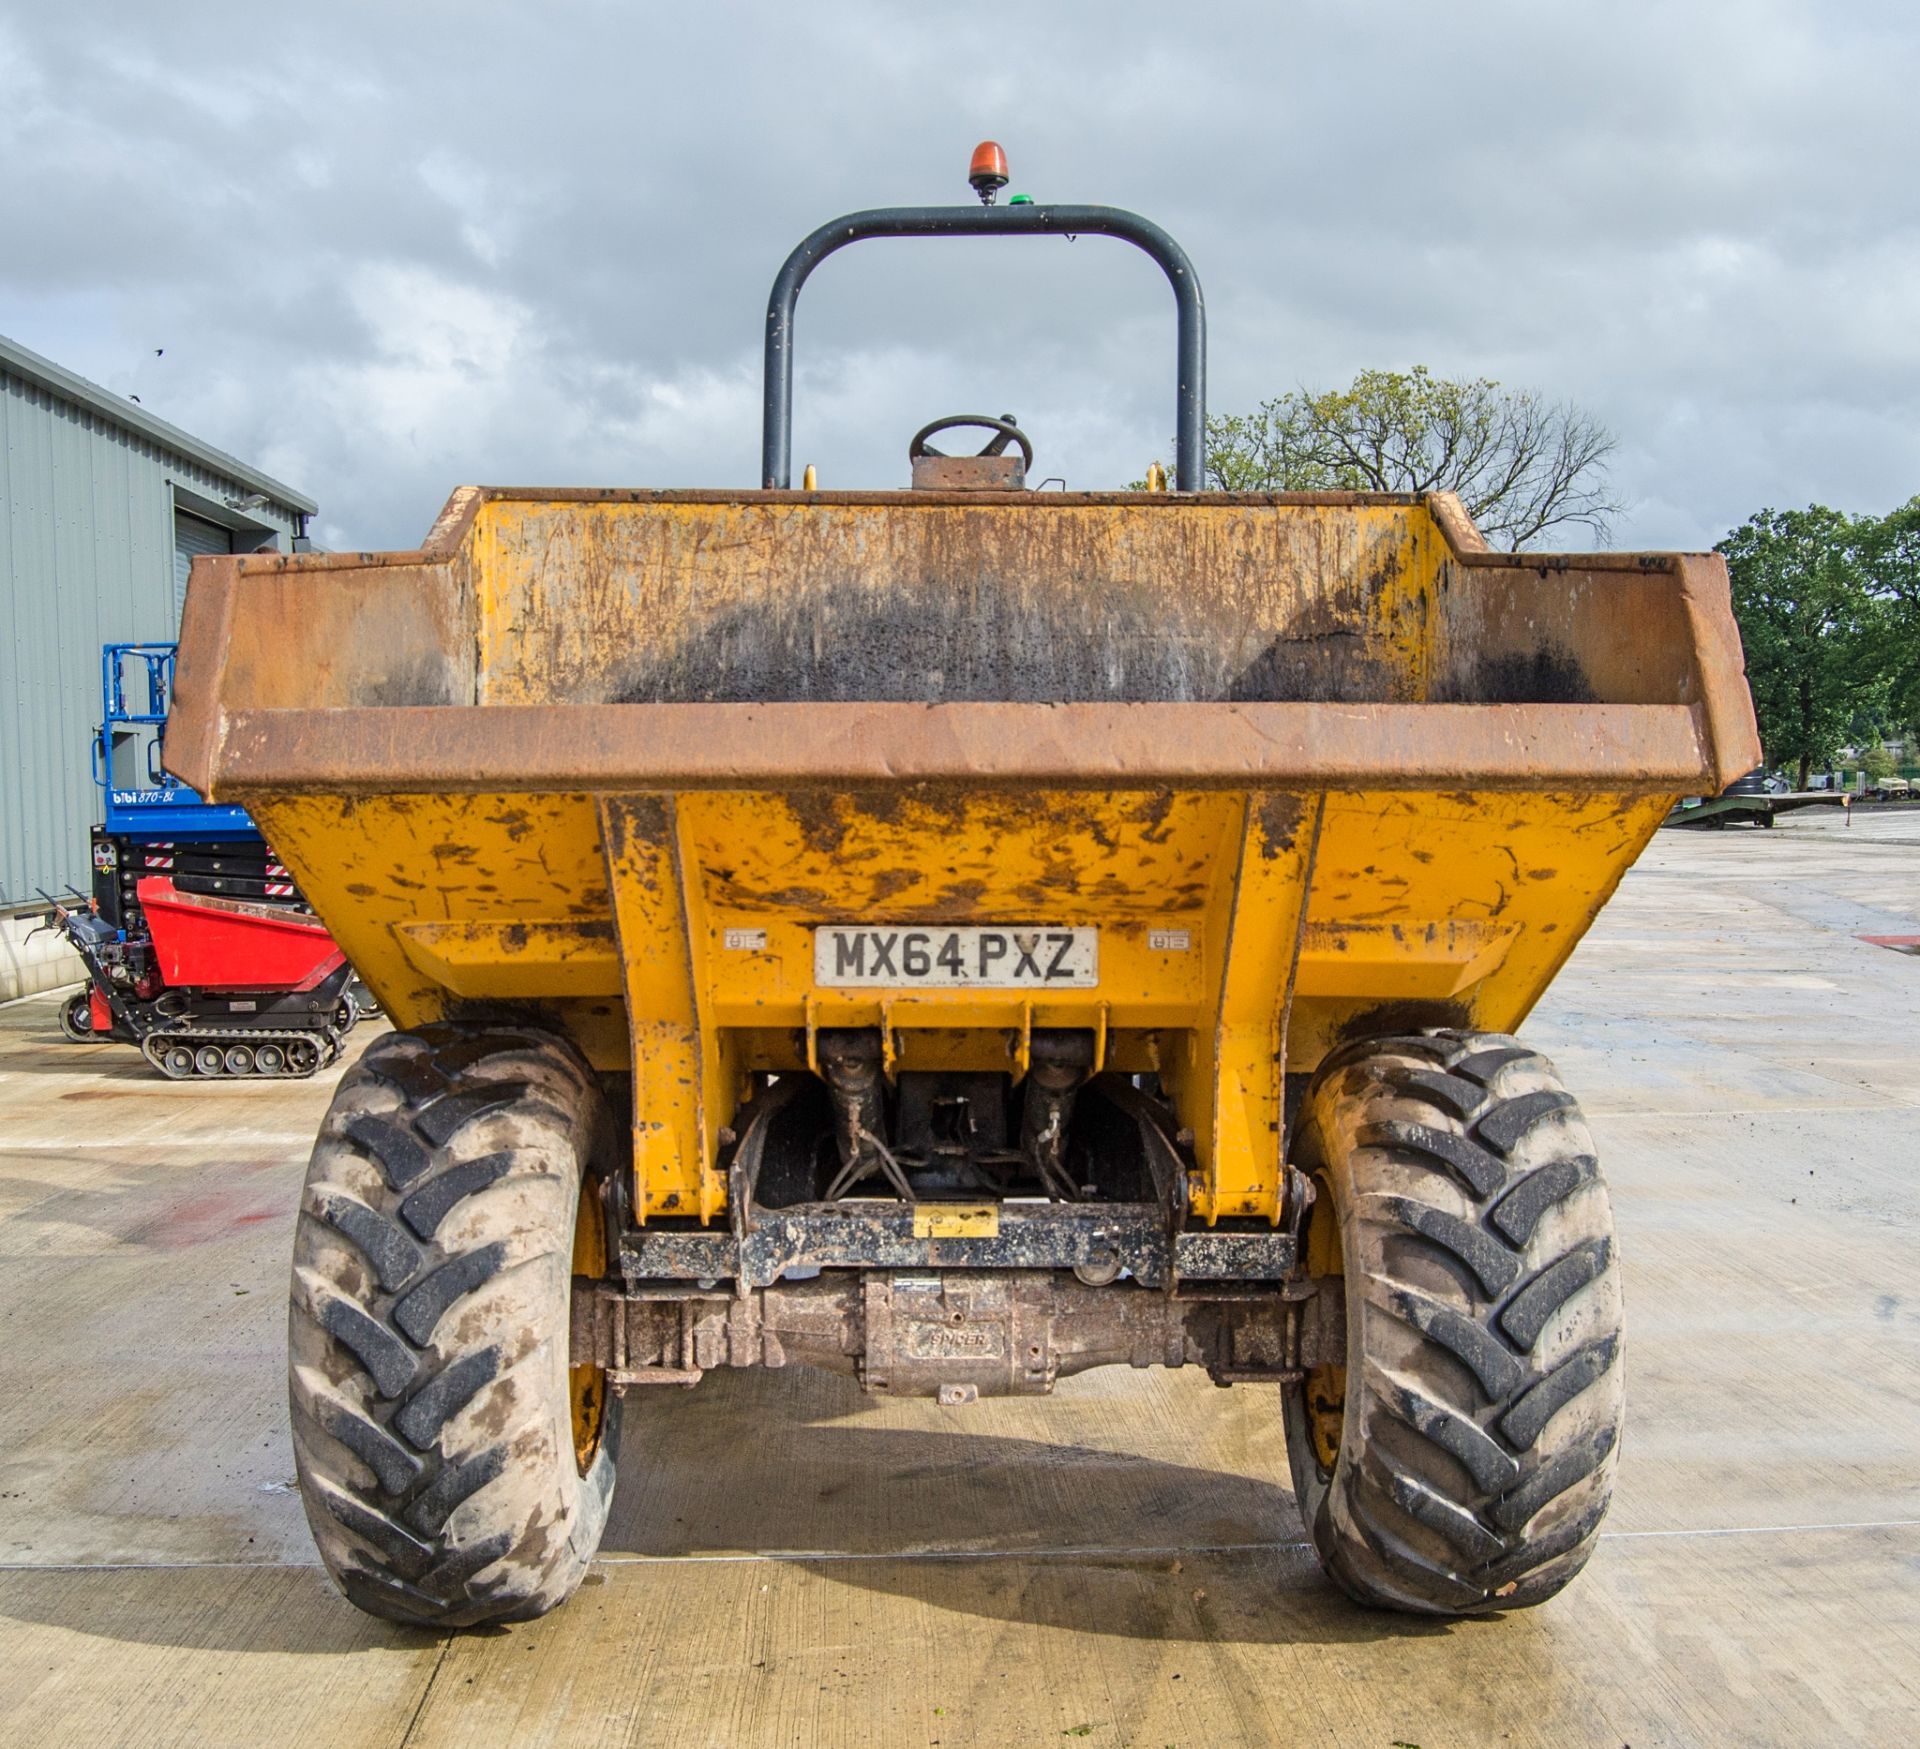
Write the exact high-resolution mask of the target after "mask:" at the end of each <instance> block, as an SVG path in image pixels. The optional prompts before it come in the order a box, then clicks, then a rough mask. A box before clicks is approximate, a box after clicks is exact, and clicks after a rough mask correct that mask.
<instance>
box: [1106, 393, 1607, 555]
mask: <svg viewBox="0 0 1920 1749" xmlns="http://www.w3.org/2000/svg"><path fill="white" fill-rule="evenodd" d="M1613 448H1614V440H1613V435H1612V433H1611V432H1609V431H1608V430H1607V428H1606V427H1605V426H1604V425H1602V424H1601V423H1600V422H1599V421H1598V420H1597V419H1594V418H1593V417H1591V416H1590V415H1589V414H1586V413H1583V412H1581V411H1580V410H1579V409H1578V408H1577V407H1573V406H1570V405H1568V404H1566V403H1564V402H1552V401H1547V400H1544V399H1543V398H1542V397H1540V396H1539V395H1536V394H1533V393H1531V392H1529V391H1526V390H1518V389H1506V388H1502V387H1501V386H1500V384H1498V383H1496V382H1492V381H1489V380H1488V379H1486V378H1484V377H1476V378H1471V379H1462V380H1454V379H1452V378H1448V377H1437V376H1435V375H1434V374H1433V373H1432V372H1431V371H1429V370H1428V369H1427V367H1426V366H1425V365H1415V366H1414V367H1413V369H1412V370H1410V371H1394V370H1365V371H1362V372H1361V373H1360V374H1359V375H1358V376H1357V377H1355V378H1354V379H1353V382H1352V384H1351V385H1350V386H1349V387H1347V388H1344V389H1328V390H1324V391H1318V392H1316V391H1313V390H1308V389H1295V390H1292V391H1291V392H1289V393H1287V394H1284V395H1279V396H1276V397H1275V398H1274V399H1273V400H1271V401H1265V402H1262V403H1261V405H1260V407H1259V409H1258V410H1257V411H1255V412H1252V413H1227V414H1219V415H1215V416H1212V417H1210V418H1209V419H1208V420H1207V484H1208V485H1209V486H1211V487H1213V488H1214V489H1216V490H1218V491H1222V492H1456V493H1458V494H1459V496H1460V499H1461V501H1462V502H1463V503H1464V504H1465V505H1466V508H1467V512H1468V514H1469V515H1470V516H1472V518H1473V520H1474V522H1475V523H1476V524H1477V525H1478V526H1479V529H1480V532H1481V533H1482V534H1484V535H1485V536H1486V537H1487V540H1488V541H1489V543H1491V544H1492V545H1495V546H1504V547H1508V548H1518V547H1521V546H1525V545H1528V544H1530V543H1533V542H1536V541H1538V540H1539V539H1540V537H1541V536H1543V535H1545V534H1548V533H1550V532H1551V531H1553V530H1555V529H1561V528H1575V527H1578V528H1584V529H1586V530H1587V531H1588V532H1589V533H1590V534H1591V535H1592V536H1593V537H1594V538H1595V539H1596V540H1604V539H1605V537H1606V533H1607V529H1608V527H1609V525H1610V523H1611V519H1612V518H1613V516H1614V515H1615V514H1616V513H1617V512H1618V510H1619V506H1618V505H1617V504H1616V503H1615V502H1614V501H1613V499H1612V498H1611V497H1610V496H1609V495H1608V492H1607V485H1606V471H1607V468H1606V464H1607V458H1608V456H1609V455H1611V454H1612V452H1613ZM1135 484H1136V485H1138V484H1139V482H1135Z"/></svg>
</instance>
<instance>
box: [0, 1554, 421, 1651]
mask: <svg viewBox="0 0 1920 1749" xmlns="http://www.w3.org/2000/svg"><path fill="white" fill-rule="evenodd" d="M8 1621H15V1622H21V1623H37V1624H38V1625H40V1626H43V1627H53V1628H64V1629H67V1630H69V1631H70V1632H72V1633H73V1634H75V1635H76V1636H79V1637H81V1638H83V1639H96V1640H100V1639H104V1640H115V1641H120V1642H122V1643H124V1644H129V1645H147V1646H173V1647H177V1648H179V1649H181V1650H183V1651H218V1652H254V1653H260V1652H288V1653H296V1654H311V1655H313V1656H315V1657H323V1658H324V1657H332V1656H334V1655H336V1654H341V1653H353V1652H365V1651H368V1650H375V1649H381V1648H385V1649H388V1650H392V1651H399V1652H408V1651H413V1652H418V1653H420V1654H421V1655H422V1656H423V1657H426V1658H431V1657H432V1656H433V1655H434V1651H435V1648H436V1647H438V1646H439V1645H440V1643H441V1642H442V1640H444V1638H445V1635H443V1634H434V1633H429V1632H426V1631H424V1630H422V1629H419V1628H407V1627H401V1626H399V1625H398V1624H397V1623H394V1622H385V1621H377V1620H375V1619H374V1618H373V1617H372V1616H370V1615H363V1614H361V1612H360V1611H359V1610H357V1609H355V1608H354V1607H353V1605H352V1604H350V1603H349V1602H347V1600H346V1599H345V1598H344V1597H342V1596H341V1595H340V1593H339V1592H338V1591H336V1590H335V1589H334V1587H333V1584H332V1582H331V1581H330V1580H329V1579H328V1578H327V1576H326V1574H325V1573H324V1572H323V1571H322V1570H321V1569H320V1568H319V1567H317V1566H316V1567H267V1566H261V1567H212V1566H209V1567H150V1568H138V1569H127V1568H114V1567H93V1568H73V1567H64V1568H39V1569H35V1568H24V1569H23V1568H12V1569H8V1570H5V1571H0V1623H4V1622H8Z"/></svg>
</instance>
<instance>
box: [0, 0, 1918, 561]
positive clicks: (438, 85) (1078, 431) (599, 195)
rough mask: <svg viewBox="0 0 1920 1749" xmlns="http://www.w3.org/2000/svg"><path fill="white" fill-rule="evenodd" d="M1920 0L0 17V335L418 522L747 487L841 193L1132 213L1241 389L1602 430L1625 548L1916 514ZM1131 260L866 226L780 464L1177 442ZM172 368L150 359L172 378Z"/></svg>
mask: <svg viewBox="0 0 1920 1749" xmlns="http://www.w3.org/2000/svg"><path fill="white" fill-rule="evenodd" d="M1916 87H1920V7H1915V6H1914V5H1912V4H1911V0H1884V3H1882V0H1854V3H1851V4H1843V5H1833V4H1818V3H1816V0H1711V3H1708V0H1614V3H1611V4H1608V5H1605V6H1602V5H1599V4H1594V3H1589V4H1586V5H1554V4H1549V3H1547V0H1463V3H1461V4H1456V5H1451V6H1434V5H1432V4H1431V3H1430V0H1427V3H1422V4H1398V3H1394V0H1384V3H1381V4H1375V5H1354V4H1350V3H1344V4H1343V3H1340V0H1319V3H1299V4H1294V5H1290V6H1278V5H1271V4H1269V5H1258V4H1244V5H1217V6H1204V5H1201V6H1193V7H1180V6H1172V5H1168V4H1166V3H1165V0H1155V3H1153V4H1150V5H1142V4H1132V3H1128V0H1100V3H1098V4H1092V3H1069V0H1057V3H1055V4H1052V5H1048V6H1014V5H1008V6H1004V7H999V8H995V7H990V6H989V7H981V6H977V5H967V6H958V5H954V6H938V7H935V6H924V5H922V6H909V5H906V4H900V3H896V4H892V5H887V4H880V3H877V0H876V3H866V4H863V3H860V0H810V3H808V4H784V5H771V4H766V5H725V4H707V5H685V4H683V5H679V6H673V7H666V6H656V5H650V4H644V3H642V0H629V3H627V4H611V3H606V4H591V3H571V4H562V3H557V0H548V3H545V4H541V5H537V6H536V5H534V4H531V3H527V4H522V5H519V6H488V5H486V4H480V3H467V4H462V5H457V6H456V5H451V4H446V5H434V4H412V3H404V4H403V3H400V0H385V3H382V4H353V3H350V0H329V4H327V5H325V6H324V7H323V6H318V5H315V6H292V5H286V6H261V5H259V4H257V0H255V3H249V4H231V5H220V4H194V3H193V0H175V3H173V4H170V5H168V6H165V7H155V6H152V5H150V4H128V3H126V0H90V3H89V4H88V5H86V6H84V7H76V6H66V7H61V6H53V5H44V4H43V5H29V4H27V3H26V0H7V3H6V4H5V5H4V6H0V92H4V94H5V97H4V101H0V223H3V224H4V236H5V239H6V245H5V248H4V250H0V333H5V334H7V335H9V336H11V337H12V338H14V339H16V340H18V341H20V342H21V343H23V344H24V345H26V346H28V347H31V348H33V349H34V350H35V351H38V352H41V353H43V354H46V355H47V356H49V357H51V358H53V359H55V360H56V361H58V362H59V363H61V364H64V365H66V366H67V367H68V368H69V369H72V370H76V371H78V372H80V373H81V374H82V375H85V376H88V377H91V378H93V379H94V380H95V381H97V382H100V383H103V384H105V385H107V386H108V387H109V388H112V389H114V390H117V391H119V392H122V393H128V392H131V393H137V394H139V396H140V397H141V400H142V402H143V404H144V405H146V406H147V407H148V408H150V409H152V410H153V411H155V412H158V413H160V414H161V415H162V416H163V417H166V418H169V419H172V420H174V421H175V422H176V423H178V424H181V425H184V426H185V427H187V428H188V429H189V430H191V431H193V432H195V433H196V434H198V435H200V436H202V437H204V438H206V439H207V440H209V441H211V442H213V443H216V444H219V445H221V446H222V447H224V448H227V449H229V450H231V451H233V452H234V453H236V454H238V455H240V456H242V457H245V458H246V459H248V460H250V461H253V462H255V463H256V464H257V465H259V466H262V467H264V468H266V469H267V470H268V471H270V472H272V473H274V474H277V475H279V476H280V477H281V478H283V479H285V480H287V481H289V482H290V483H292V484H294V485H296V486H298V487H300V488H302V489H303V490H305V491H306V492H308V493H309V494H311V495H312V496H314V497H315V498H317V499H318V500H319V501H320V504H321V518H320V522H319V526H318V528H317V530H316V532H317V533H318V534H319V535H320V537H321V539H322V540H323V542H324V543H325V544H327V545H329V546H335V547H340V546H357V547H381V546H410V545H413V544H414V543H415V542H417V540H418V539H419V538H420V536H421V535H422V534H424V532H425V531H426V528H427V526H428V524H429V523H430V522H431V521H432V519H433V517H434V515H435V513H436V512H437V510H438V508H439V506H440V505H441V503H442V502H443V501H444V500H445V498H446V495H447V493H448V491H449V490H450V489H451V488H452V487H453V486H455V485H457V484H460V483H462V482H467V481H483V482H489V483H511V484H583V485H587V484H632V485H649V486H652V485H702V486H706V485H752V484H755V483H756V475H757V469H758V446H759V403H760V383H759V369H760V354H759V347H760V341H761V335H762V332H763V326H762V324H763V311H764V309H765V301H766V295H767V288H768V284H769V282H770V281H771V279H772V276H773V273H774V271H775V269H776V268H777V267H778V265H779V263H780V261H781V259H782V257H783V256H784V255H785V253H786V251H787V250H788V248H789V247H791V245H792V244H793V243H794V242H796V241H797V240H798V239H799V238H800V237H801V236H802V235H803V234H804V233H805V232H807V231H808V230H810V229H811V228H812V227H813V226H814V225H815V224H817V223H819V222H820V221H821V220H823V219H826V218H829V217H831V216H833V215H834V214H836V213H839V212H843V211H847V210H849V209H852V208H857V207H864V206H881V205H892V204H905V203H927V202H944V201H954V202H965V201H967V200H969V199H970V198H971V197H970V196H969V194H968V191H967V189H966V186H965V181H964V176H965V166H966V161H967V156H968V153H969V151H970V149H971V148H972V146H973V144H974V142H975V141H976V140H978V139H980V138H982V137H984V136H991V137H993V138H996V139H998V140H1000V141H1001V142H1002V143H1003V144H1004V145H1005V147H1006V148H1007V151H1008V153H1009V156H1010V157H1011V159H1012V165H1013V172H1014V182H1013V186H1014V189H1016V190H1020V191H1024V192H1027V193H1030V194H1032V195H1033V196H1034V197H1035V198H1036V199H1041V200H1048V199H1052V200H1067V201H1096V202H1105V203H1110V204H1114V205H1120V206H1127V207H1133V208H1135V209H1137V210H1139V211H1141V212H1144V213H1146V214H1147V215H1148V216H1150V217H1152V218H1155V219H1157V220H1159V221H1160V222H1161V223H1162V224H1164V225H1165V226H1166V227H1167V228H1168V229H1169V230H1171V231H1172V232H1173V233H1174V235H1175V236H1177V237H1178V238H1180V240H1181V241H1182V242H1183V243H1184V244H1185V246H1186V248H1187V250H1188V252H1189V254H1190V255H1191V256H1192V257H1193V260H1194V262H1195V264H1196V266H1197V267H1198V270H1199V273H1200V277H1201V281H1202V284H1203V285H1204V287H1205V289H1206V294H1207V302H1208V309H1209V315H1210V319H1211V330H1212V333H1211V339H1212V347H1211V375H1212V381H1211V389H1212V395H1211V398H1212V404H1213V406H1214V409H1215V410H1216V411H1232V410H1244V409H1247V408H1250V407H1251V406H1252V405H1253V404H1255V403H1256V402H1258V401H1259V400H1261V399H1262V398H1264V397H1265V396H1268V395H1271V394H1274V393H1276V392H1278V391H1281V390H1284V389H1286V388H1289V387H1293V386H1296V385H1299V384H1303V383H1304V384H1308V385H1314V386H1322V385H1328V384H1332V383H1336V382H1344V381H1346V380H1348V379H1349V378H1350V377H1351V376H1352V374H1353V373H1354V372H1355V371H1357V370H1359V369H1362V368H1364V367H1368V366H1407V365H1411V364H1414V363H1425V364H1428V365H1430V366H1431V367H1433V368H1434V369H1435V370H1436V371H1440V372H1443V373H1446V374H1454V375H1462V374H1475V375H1478V374H1485V375H1489V376H1493V377H1496V378H1498V379H1500V380H1501V381H1502V382H1505V383H1508V384H1511V385H1515V386H1524V387H1528V388H1532V389H1536V390H1539V391H1542V392H1544V393H1546V394H1548V395H1549V396H1552V397H1555V398H1563V397H1564V398H1567V399H1571V400H1573V401H1575V402H1577V403H1579V404H1581V405H1583V406H1584V407H1586V408H1588V409H1589V410H1591V411H1592V412H1594V413H1596V414H1598V415H1599V416H1600V417H1601V418H1602V419H1604V420H1605V421H1606V422H1607V423H1608V424H1609V425H1610V426H1611V427H1612V429H1613V430H1614V432H1615V433H1616V434H1617V436H1618V438H1619V450H1618V453H1617V456H1616V459H1615V467H1614V486H1615V489H1616V492H1617V493H1618V495H1619V496H1620V497H1621V498H1623V499H1624V500H1625V501H1626V503H1627V504H1628V506H1629V509H1628V511H1627V513H1626V514H1625V515H1624V516H1623V517H1622V518H1621V520H1620V522H1619V524H1618V525H1617V527H1616V530H1615V535H1614V544H1616V545H1620V546H1650V547H1658V546H1673V545H1678V546H1702V545H1709V544H1711V543H1712V542H1713V541H1714V540H1715V539H1717V538H1718V537H1719V536H1720V535H1721V534H1722V533H1723V532H1724V531H1725V530H1726V529H1727V528H1728V527H1729V526H1730V525H1732V524H1733V523H1735V522H1737V521H1739V520H1740V519H1742V518H1743V517H1745V516H1746V515H1747V514H1748V513H1749V512H1751V511H1753V510H1755V509H1757V508H1759V507H1761V506H1763V505H1787V504H1803V503H1806V502H1809V501H1814V500H1818V501H1822V502H1826V503H1832V504H1837V505H1841V506H1844V507H1846V508H1848V509H1854V510H1884V509H1886V508H1889V507H1891V506H1892V505H1894V504H1896V503H1899V502H1902V501H1904V500H1905V499H1906V498H1908V497H1910V496H1911V495H1913V494H1914V493H1915V492H1916V491H1920V319H1917V317H1920V101H1916V99H1915V96H1914V92H1915V90H1916ZM1172 344H1173V342H1172V311H1171V301H1170V299H1169V297H1168V295H1167V292H1166V289H1165V285H1164V282H1163V281H1161V279H1160V277H1159V274H1158V271H1157V269H1155V268H1154V267H1153V266H1152V264H1151V263H1149V262H1148V261H1147V260H1146V258H1145V257H1144V256H1140V255H1138V254H1136V253H1135V252H1134V251H1132V250H1130V249H1128V248H1127V247H1126V246H1125V245H1123V244H1118V243H1113V242H1108V241H1105V240H1101V239H1095V238H1085V239H1082V240H1081V241H1079V242H1078V243H1076V244H1072V245H1069V244H1066V243H1064V242H1054V241H1051V240H1049V241H1044V242H1043V241H1037V240H1028V239H1010V240H995V241H990V242H976V243H972V244H956V243H952V242H943V241H927V242H912V243H908V242H886V243H873V244H867V245H864V246H862V247H861V248H857V249H855V250H852V251H850V252H848V253H846V254H842V255H840V256H838V257H836V258H835V259H834V260H833V261H832V262H830V263H829V264H827V265H826V266H825V267H823V268H822V269H821V270H820V272H819V273H818V274H817V275H816V276H815V278H814V280H813V282H812V284H811V285H810V286H809V287H808V290H807V293H806V295H805V297H804V298H803V300H802V303H801V320H800V331H799V343H798V358H799V373H798V384H797V390H796V421H795V445H794V454H795V463H796V468H797V466H798V465H799V464H800V463H802V462H805V461H809V460H811V461H814V462H816V463H817V464H818V465H819V468H820V472H821V478H822V483H823V484H826V485H832V486H841V485H844V486H885V485H898V484H904V483H905V478H904V477H905V444H906V440H907V438H908V436H909V435H910V434H911V433H912V431H913V430H914V428H915V427H916V426H918V425H919V424H921V423H923V422H924V421H925V420H927V419H929V418H932V417H933V416H935V415H936V414H940V413H946V412H954V411H962V410H980V411H989V412H996V413H997V412H1002V411H1008V410H1011V411H1013V412H1015V413H1017V414H1018V415H1019V416H1020V419H1021V421H1022V423H1023V424H1024V425H1025V426H1026V427H1027V428H1028V429H1029V430H1030V431H1031V432H1032V433H1033V434H1034V436H1035V439H1036V441H1037V445H1038V448H1039V456H1038V464H1039V465H1038V469H1037V471H1038V473H1040V474H1043V475H1060V476H1063V477H1065V478H1066V479H1067V481H1068V482H1069V483H1070V484H1071V485H1072V486H1074V487H1076V488H1082V487H1086V488H1096V487H1103V486H1111V485H1117V484H1120V483H1123V482H1124V481H1126V480H1127V479H1128V478H1130V477H1132V476H1134V475H1137V474H1138V473H1139V472H1140V471H1141V469H1142V467H1143V466H1144V464H1145V462H1146V461H1147V460H1148V458H1149V457H1151V456H1153V455H1155V454H1157V453H1164V452H1165V451H1166V449H1167V448H1168V443H1169V432H1170V428H1171V423H1172ZM156 349H164V352H163V353H162V354H161V355H159V356H156Z"/></svg>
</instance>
